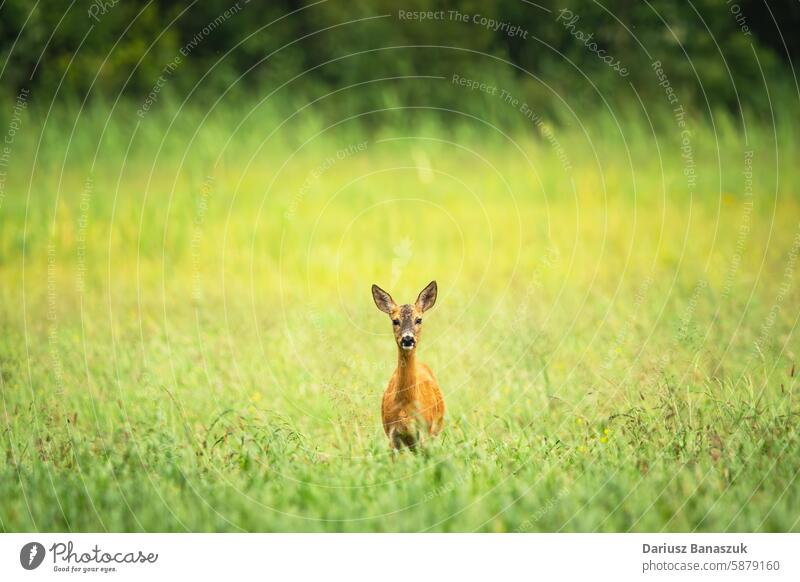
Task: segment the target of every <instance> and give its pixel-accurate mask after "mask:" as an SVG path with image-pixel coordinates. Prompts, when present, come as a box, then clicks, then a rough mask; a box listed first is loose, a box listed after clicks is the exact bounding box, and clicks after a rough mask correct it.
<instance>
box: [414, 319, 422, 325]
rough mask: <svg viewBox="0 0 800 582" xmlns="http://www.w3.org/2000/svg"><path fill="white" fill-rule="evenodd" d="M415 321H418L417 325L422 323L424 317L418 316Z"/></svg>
mask: <svg viewBox="0 0 800 582" xmlns="http://www.w3.org/2000/svg"><path fill="white" fill-rule="evenodd" d="M414 323H416V324H417V325H419V324H421V323H422V318H421V317H418V318H417V321H415V322H414Z"/></svg>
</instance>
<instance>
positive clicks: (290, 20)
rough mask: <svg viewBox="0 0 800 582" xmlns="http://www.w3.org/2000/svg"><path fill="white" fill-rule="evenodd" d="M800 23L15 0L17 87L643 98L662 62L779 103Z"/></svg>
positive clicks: (676, 82)
mask: <svg viewBox="0 0 800 582" xmlns="http://www.w3.org/2000/svg"><path fill="white" fill-rule="evenodd" d="M401 11H402V15H401ZM428 11H436V12H435V13H434V14H433V15H425V16H426V17H425V18H422V16H419V17H417V16H415V15H414V14H413V13H415V12H428ZM576 17H577V18H576ZM776 22H777V24H776ZM504 23H505V24H504ZM798 24H800V3H799V2H797V0H770V1H769V3H765V2H764V1H763V0H760V1H758V0H730V1H726V0H692V1H691V2H689V1H687V2H674V1H673V0H648V1H641V2H631V1H629V0H602V2H595V1H593V0H566V1H565V2H560V3H556V2H553V1H551V0H537V1H536V2H528V1H526V0H505V1H503V2H497V3H492V2H479V1H477V0H464V1H461V2H435V1H434V2H424V1H421V0H403V1H400V2H397V1H395V2H390V1H387V0H376V1H373V2H362V3H355V2H345V1H342V0H327V1H326V0H323V1H321V2H313V1H312V0H309V1H308V2H306V3H301V2H297V1H296V0H270V1H268V2H266V1H264V2H262V1H259V0H249V1H248V0H238V1H237V0H202V1H200V0H195V1H194V2H185V3H175V2H170V1H167V0H151V1H149V2H147V1H139V2H133V1H132V0H91V1H90V0H77V1H74V2H72V1H68V0H47V1H39V2H35V3H31V2H29V1H27V0H5V2H3V3H2V7H1V8H0V52H2V55H1V56H2V62H3V63H4V67H3V69H2V87H3V90H4V92H5V93H7V94H8V95H7V96H9V97H10V96H12V94H13V93H15V92H16V91H18V90H19V89H20V88H22V87H25V88H30V89H31V91H32V95H33V99H34V100H35V101H38V102H39V103H44V104H49V102H50V100H51V99H52V98H53V96H54V95H55V94H56V91H58V99H59V100H61V101H63V100H65V99H73V100H75V101H76V102H80V101H82V100H83V99H84V98H88V99H89V100H92V99H105V100H114V99H116V98H117V97H118V96H119V95H120V94H122V95H124V96H126V97H128V98H130V99H132V100H133V101H136V102H144V101H146V99H147V96H148V95H149V94H151V95H153V94H154V95H156V97H157V99H156V100H160V102H164V101H167V100H172V101H173V102H180V101H182V100H183V99H184V98H186V97H187V96H189V95H191V96H192V98H193V99H205V100H208V101H210V100H213V99H215V98H216V97H217V96H219V95H221V94H222V93H223V92H224V91H230V94H236V95H244V96H249V97H253V96H256V97H259V98H260V97H266V96H267V95H270V92H272V91H275V93H274V95H273V97H272V98H273V99H276V100H278V101H281V100H283V101H284V102H291V103H292V104H293V105H292V107H293V108H296V107H299V106H300V105H302V104H304V103H307V102H308V101H309V100H312V99H316V98H319V97H321V96H323V95H326V94H327V93H329V92H331V91H338V93H337V98H336V99H337V100H336V101H329V102H330V103H334V102H335V103H336V106H337V108H341V107H342V103H345V104H347V103H349V102H352V103H353V104H354V111H355V110H363V109H367V108H370V107H391V106H393V105H399V104H403V105H413V104H420V105H431V104H435V106H437V107H457V105H458V103H459V101H460V100H461V99H462V98H463V94H462V93H460V92H459V91H454V90H453V86H452V83H451V82H446V83H445V82H442V80H441V79H439V80H438V81H437V80H435V79H426V78H420V79H396V78H397V77H411V76H430V77H445V78H446V79H448V80H449V79H451V78H452V76H453V74H458V75H459V76H461V77H464V78H470V79H475V80H479V81H481V82H485V83H487V85H491V86H497V87H501V88H506V89H508V90H509V91H511V92H517V93H518V94H520V95H524V96H525V98H527V99H540V100H542V101H548V100H549V101H553V100H557V99H558V97H557V95H561V96H564V97H566V98H568V99H570V100H572V101H574V102H578V103H579V102H581V101H584V102H585V103H586V104H587V106H591V105H592V104H595V105H596V104H597V102H598V98H599V97H598V96H600V95H601V96H602V98H604V99H606V100H609V101H615V102H618V103H635V100H636V99H639V98H641V99H644V100H647V99H651V98H656V97H663V95H664V87H663V86H659V80H658V79H657V77H656V75H655V73H654V69H653V67H652V66H651V65H652V62H653V61H656V60H657V61H660V62H661V63H662V66H663V71H664V72H665V74H666V75H667V76H668V79H669V84H670V85H671V86H672V87H673V88H674V90H675V92H676V93H677V94H678V95H679V96H680V100H681V103H684V104H686V105H689V104H694V105H697V106H698V107H700V108H703V109H715V108H726V109H729V110H736V109H737V108H738V107H739V105H740V104H741V106H742V107H743V108H746V109H748V110H752V111H755V112H762V113H764V114H766V113H767V112H768V111H769V105H770V103H769V99H770V96H771V97H772V98H774V97H775V94H774V90H773V87H775V86H776V85H775V84H776V83H777V84H778V86H783V87H784V88H785V89H786V91H795V90H796V86H795V81H794V77H793V71H792V70H791V59H794V58H796V57H797V55H798V52H799V51H800V39H799V37H798V34H797V31H798ZM512 26H516V27H517V29H514V33H513V34H511V30H512V28H511V27H512ZM604 58H605V60H604ZM612 61H617V62H618V63H619V64H620V65H622V66H624V69H625V71H626V72H627V75H624V76H623V75H621V74H620V71H619V68H620V67H619V66H618V67H617V69H616V70H615V68H614V67H613V66H610V65H609V64H608V62H612ZM389 78H393V80H389ZM376 79H384V80H383V81H376ZM765 79H766V81H765ZM765 83H766V84H768V85H769V88H770V93H769V94H768V93H767V91H766V90H765ZM284 84H285V85H284ZM282 85H283V86H282ZM464 90H465V91H466V90H468V89H464ZM637 94H638V95H637ZM348 99H349V100H350V101H348ZM154 101H155V100H154ZM356 102H357V106H356V105H355V103H356ZM325 103H326V100H322V101H320V103H319V106H320V107H323V110H324V107H325ZM709 106H710V107H709ZM337 111H340V109H337Z"/></svg>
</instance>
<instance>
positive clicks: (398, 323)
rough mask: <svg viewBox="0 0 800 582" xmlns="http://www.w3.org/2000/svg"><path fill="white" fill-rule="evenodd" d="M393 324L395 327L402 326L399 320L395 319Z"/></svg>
mask: <svg viewBox="0 0 800 582" xmlns="http://www.w3.org/2000/svg"><path fill="white" fill-rule="evenodd" d="M392 323H393V324H395V325H400V320H399V319H393V320H392Z"/></svg>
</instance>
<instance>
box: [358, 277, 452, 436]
mask: <svg viewBox="0 0 800 582" xmlns="http://www.w3.org/2000/svg"><path fill="white" fill-rule="evenodd" d="M436 293H437V287H436V281H431V282H430V283H429V284H428V286H427V287H425V289H423V290H422V291H421V292H420V294H419V297H417V301H416V302H415V303H414V304H413V305H397V303H395V302H394V300H393V299H392V297H391V295H389V294H388V293H387V292H386V291H384V290H383V289H381V288H380V287H378V286H377V285H373V286H372V298H373V299H374V300H375V305H377V306H378V309H380V310H381V311H383V312H384V313H387V314H389V317H390V318H391V319H392V328H393V330H394V339H395V342H397V368H396V369H395V371H394V374H392V378H391V379H390V380H389V386H388V387H387V388H386V392H385V393H384V394H383V402H382V404H381V417H382V418H383V430H384V431H385V432H386V436H388V437H389V443H390V445H391V446H392V448H394V449H400V448H402V446H403V445H405V446H407V447H408V448H409V449H414V448H415V447H416V446H417V444H418V443H419V444H422V443H423V442H424V440H425V437H426V436H427V435H428V434H430V435H431V436H436V435H437V434H439V431H441V430H442V425H443V424H444V400H442V393H441V392H440V391H439V384H438V383H437V382H436V379H435V378H434V377H433V372H431V369H430V368H429V367H428V366H426V365H425V364H422V363H420V362H417V349H416V348H417V346H418V345H419V338H420V333H421V331H422V314H423V313H424V312H425V311H427V310H428V309H430V308H431V307H433V304H434V303H435V302H436Z"/></svg>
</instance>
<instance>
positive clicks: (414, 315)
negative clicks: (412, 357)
mask: <svg viewBox="0 0 800 582" xmlns="http://www.w3.org/2000/svg"><path fill="white" fill-rule="evenodd" d="M437 291H438V288H437V287H436V281H431V282H430V283H428V286H427V287H425V288H424V289H423V290H422V291H420V293H419V296H418V297H417V300H416V301H415V302H414V303H412V304H409V303H407V304H405V305H398V304H397V303H395V302H394V299H392V296H391V295H389V294H388V293H387V292H386V291H384V290H383V289H381V288H380V287H378V286H377V285H373V286H372V298H373V299H374V300H375V305H377V306H378V309H380V310H381V311H383V312H384V313H386V314H388V315H389V317H390V318H391V320H392V330H393V331H394V339H395V341H396V342H397V347H398V348H399V349H401V350H413V349H414V348H416V347H417V345H418V344H419V338H420V335H421V333H422V314H423V313H425V312H426V311H428V309H430V308H431V307H433V304H434V303H436V294H437Z"/></svg>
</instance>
